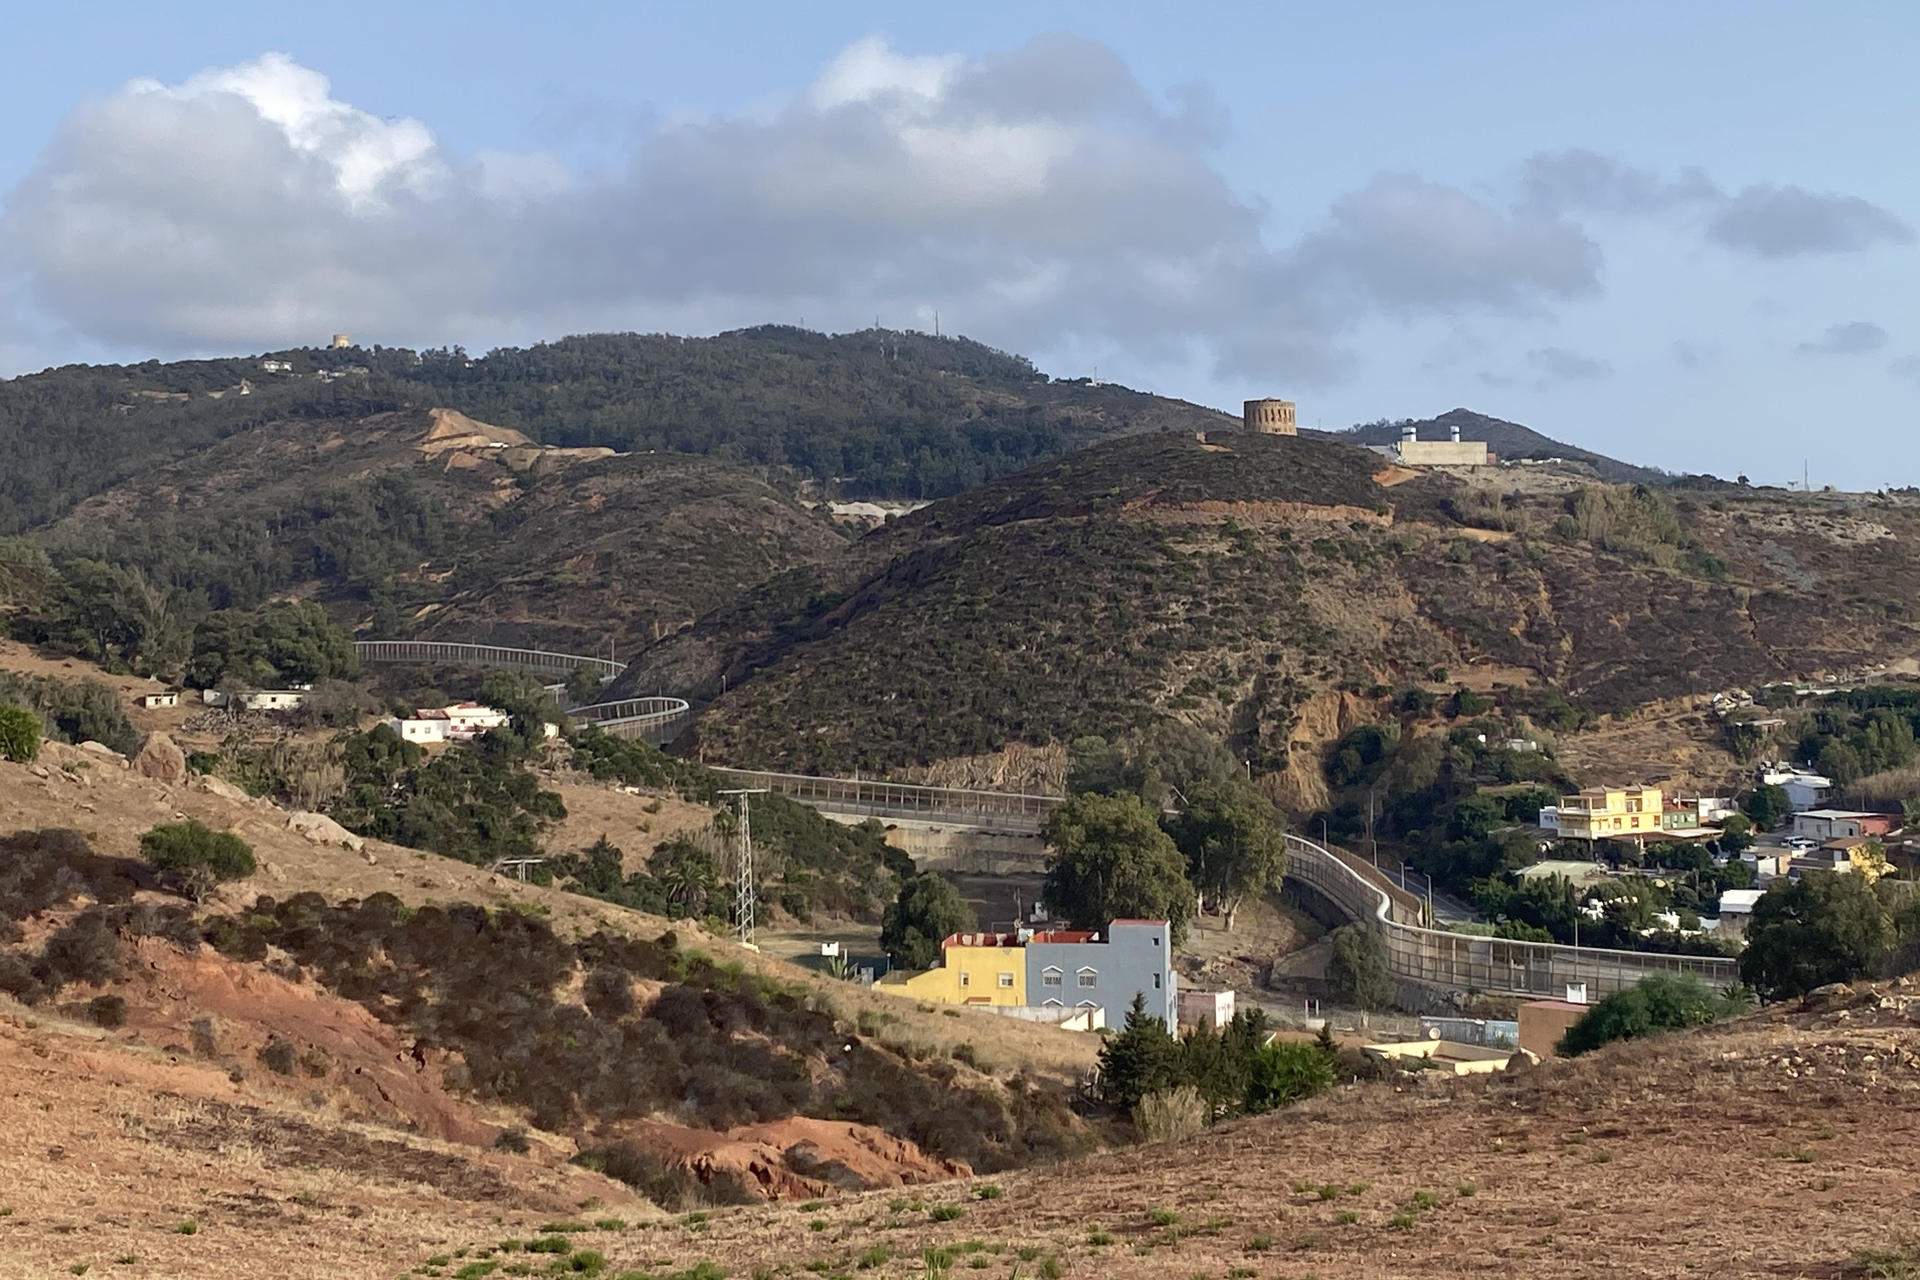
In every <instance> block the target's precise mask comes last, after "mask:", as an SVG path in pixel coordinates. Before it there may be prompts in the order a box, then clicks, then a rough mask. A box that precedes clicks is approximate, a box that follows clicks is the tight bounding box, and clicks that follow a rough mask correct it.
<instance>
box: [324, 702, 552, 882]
mask: <svg viewBox="0 0 1920 1280" xmlns="http://www.w3.org/2000/svg"><path fill="white" fill-rule="evenodd" d="M535 732H536V733H537V730H536V731H535ZM528 749H529V748H528V744H527V743H526V741H525V740H524V739H519V738H516V737H515V736H514V735H513V734H512V732H511V731H509V732H504V733H503V732H501V731H499V730H495V731H494V732H491V733H488V734H485V735H483V736H482V737H481V738H480V739H479V740H478V741H477V742H475V743H474V744H473V745H472V746H471V747H470V748H468V749H466V750H462V751H447V752H443V753H441V754H440V755H438V756H435V757H433V758H432V759H428V758H427V755H426V753H425V752H424V751H422V750H421V748H420V747H419V746H417V745H416V744H414V743H411V742H407V741H404V740H403V739H402V738H401V737H400V735H399V734H397V733H395V732H394V731H393V729H392V728H391V727H389V726H387V725H384V724H383V725H380V726H378V727H377V728H374V729H372V730H370V731H368V732H366V733H357V734H354V735H352V736H351V737H349V738H347V739H346V740H345V741H344V743H343V744H342V760H343V763H344V766H345V769H346V784H345V788H344V790H343V792H342V793H341V795H340V797H339V798H338V799H337V800H335V801H334V803H333V805H332V806H331V810H330V812H331V813H332V816H333V817H334V819H335V820H336V821H338V822H339V823H340V824H341V825H342V826H344V827H346V828H347V829H348V830H349V831H355V832H358V833H359V834H361V835H364V836H372V837H374V838H376V839H380V840H386V841H389V842H391V843H393V844H403V845H407V846H409V847H411V848H415V849H429V850H432V851H433V852H435V853H443V854H446V855H447V856H448V857H450V858H458V859H460V860H461V861H462V862H471V863H476V864H478V865H481V866H485V865H487V864H489V863H492V862H495V861H498V860H500V859H502V858H531V857H535V856H537V855H538V853H539V852H540V838H541V835H542V834H543V832H544V830H545V828H546V825H547V824H548V823H549V822H555V821H558V820H559V819H561V818H564V817H566V815H567V810H566V805H565V804H563V803H562V802H561V800H560V797H559V795H558V794H557V793H555V792H552V791H545V790H542V789H541V787H540V784H539V781H538V780H537V779H536V778H535V777H534V776H533V774H531V773H530V772H528V771H527V770H526V769H525V768H524V767H523V760H524V756H525V753H526V751H527V750H528Z"/></svg>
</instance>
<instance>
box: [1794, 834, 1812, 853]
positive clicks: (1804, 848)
mask: <svg viewBox="0 0 1920 1280" xmlns="http://www.w3.org/2000/svg"><path fill="white" fill-rule="evenodd" d="M1819 847H1820V842H1819V841H1818V840H1815V839H1813V838H1812V837H1810V836H1794V837H1792V838H1791V839H1789V840H1788V841H1787V848H1789V849H1792V850H1794V851H1795V852H1797V853H1806V852H1808V851H1809V850H1812V849H1818V848H1819Z"/></svg>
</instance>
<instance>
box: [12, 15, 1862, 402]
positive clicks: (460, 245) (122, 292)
mask: <svg viewBox="0 0 1920 1280" xmlns="http://www.w3.org/2000/svg"><path fill="white" fill-rule="evenodd" d="M1223 131H1224V125H1223V117H1222V115H1221V113H1220V110H1219V107H1218V105H1217V104H1216V103H1215V102H1214V101H1213V99H1212V97H1211V95H1210V94H1208V93H1207V92H1206V91H1205V90H1204V89H1202V88H1197V87H1194V86H1182V87H1181V88H1179V89H1178V90H1176V91H1174V92H1173V93H1171V94H1167V95H1159V94H1155V93H1151V92H1149V91H1148V90H1147V89H1146V88H1145V87H1143V86H1142V85H1141V84H1140V82H1139V81H1138V79H1137V78H1135V76H1134V75H1133V74H1132V72H1131V71H1130V70H1129V69H1128V68H1127V67H1126V66H1125V65H1124V64H1123V63H1122V62H1121V61H1120V59H1119V58H1118V57H1117V56H1116V55H1115V54H1114V53H1113V51H1112V50H1111V49H1109V48H1107V47H1106V46H1104V45H1102V44H1100V43H1098V42H1095V41H1091V40H1085V39H1079V38H1075V37H1071V36H1049V37H1045V38H1042V39H1038V40H1035V41H1032V42H1031V43H1029V44H1027V45H1024V46H1022V47H1020V48H1017V49H1013V50H1010V51H1007V52H1004V53H1001V54H997V55H993V56H988V57H979V58H967V57H961V56H958V55H934V56H920V55H914V54H907V53H902V52H900V51H898V50H896V49H894V48H893V47H892V46H890V45H888V44H887V43H886V42H885V41H882V40H879V39H867V40H862V41H859V42H857V43H855V44H853V45H851V46H849V47H848V48H847V49H846V50H844V51H843V52H842V53H841V54H840V55H839V56H837V57H836V58H834V59H833V60H832V61H831V62H830V63H829V64H828V65H827V66H826V67H825V68H824V69H823V70H822V72H821V74H820V75H819V76H818V78H817V79H816V80H815V82H814V83H813V84H812V85H811V86H809V87H808V88H807V89H805V90H804V91H802V92H801V93H799V94H797V95H796V96H795V97H794V98H793V99H792V100H791V101H788V102H785V103H783V104H774V105H772V106H765V105H762V106H760V107H758V108H756V109H755V110H753V111H751V112H743V113H740V114H735V115H718V116H701V117H674V118H668V119H665V120H652V121H649V122H648V123H647V124H646V125H645V127H644V128H641V129H639V131H638V132H637V133H630V134H629V133H619V134H616V135H613V136H611V137H610V138H609V139H608V142H609V145H613V144H614V143H616V142H617V145H618V147H619V150H618V152H617V154H614V155H612V156H611V157H610V158H608V160H607V162H606V163H603V164H601V165H600V166H598V167H596V168H594V169H592V170H590V171H589V170H576V169H572V168H569V167H568V166H567V165H565V164H563V163H562V162H561V161H560V160H558V159H557V158H555V157H554V156H550V155H544V154H537V153H536V154H520V153H507V152H499V151H482V152H479V153H477V154H473V155H464V156H463V155H459V154H455V153H452V152H450V151H449V150H448V149H447V148H445V147H443V146H442V145H440V144H439V142H438V141H437V140H436V139H435V138H434V136H433V134H432V131H431V130H430V129H429V127H428V126H427V124H425V123H423V122H422V121H419V120H414V119H407V118H401V119H389V118H382V117H381V116H380V115H378V114H376V113H375V112H373V111H370V110H367V109H365V108H364V107H361V106H356V105H353V104H349V103H346V102H343V101H340V100H339V99H337V98H336V97H335V96H334V93H333V90H332V88H331V86H330V85H329V83H328V81H327V79H326V78H325V77H324V76H323V75H321V74H319V73H318V72H316V71H313V70H311V69H309V68H306V67H302V66H300V65H299V64H297V63H295V62H294V61H292V60H291V59H290V58H288V57H286V56H285V55H282V54H267V55H264V56H262V57H261V58H259V59H257V60H255V61H253V62H250V63H246V64H243V65H240V66H237V67H228V68H220V69H214V70H209V71H206V72H203V73H201V74H199V75H196V76H193V77H191V78H190V79H188V80H186V81H184V82H183V83H180V84H177V85H171V86H169V85H162V84H158V83H155V82H152V81H137V82H134V83H132V84H129V85H127V86H126V87H125V88H123V89H122V90H121V91H119V92H117V93H114V94H112V95H110V96H108V97H107V98H105V99H103V100H100V101H97V102H92V103H88V104H86V105H84V106H82V107H80V108H79V109H77V110H76V111H74V112H73V113H72V115H71V116H69V117H68V119H67V120H66V121H65V122H64V123H63V125H62V126H61V128H60V129H59V131H58V133H57V135H56V136H55V137H54V138H53V139H52V140H51V142H50V143H49V145H48V146H47V148H46V149H45V151H44V152H43V153H42V154H41V156H40V157H39V159H38V162H37V164H36V165H35V167H34V168H33V170H32V171H31V172H30V173H29V175H28V176H27V178H26V179H25V180H24V181H23V182H22V183H21V185H20V186H19V187H18V188H17V189H16V190H15V191H14V192H13V193H12V194H11V196H10V197H9V199H8V202H7V206H6V210H5V213H4V215H0V257H4V259H5V262H4V263H0V266H6V267H10V268H11V269H12V270H14V271H15V272H16V273H17V274H18V276H19V277H20V278H21V279H22V280H24V281H25V283H26V285H27V290H26V293H27V296H28V297H29V298H30V300H31V308H32V310H33V311H34V314H35V315H36V316H37V317H38V318H39V321H40V323H41V327H42V328H43V329H45V330H49V331H50V330H53V329H55V328H58V329H60V330H61V331H63V332H69V333H73V334H77V335H79V336H80V337H81V338H83V339H85V340H87V341H91V342H95V343H101V344H108V345H112V346H117V347H119V348H122V349H126V350H131V351H138V352H140V353H142V354H148V353H162V354H168V353H179V352H186V351H193V350H206V349H214V350H232V349H235V348H241V349H258V348H263V347H270V346H278V345H282V344H295V343H301V342H309V341H314V340H316V339H318V338H319V337H322V336H324V335H325V334H327V333H329V332H333V331H335V330H347V331H350V332H353V333H355V334H356V335H360V336H363V337H364V338H366V339H367V340H370V341H384V342H391V343H406V344H417V345H426V344H431V343H437V342H442V341H476V340H478V341H518V340H524V339H527V338H532V337H541V336H552V335H554V334H556V333H560V332H567V331H579V330H583V329H605V328H621V329H625V328H638V329H677V330H680V331H704V330H710V329H716V328H724V327H728V326H732V325H740V324H751V323H758V322H762V321H766V320H771V319H797V318H799V317H801V316H804V317H806V318H807V320H808V321H809V322H810V323H812V324H814V325H816V326H820V327H829V328H834V327H839V328H845V327H852V326H855V325H859V324H865V323H866V322H868V321H869V320H870V319H871V318H872V317H874V316H875V315H876V314H877V315H879V316H880V317H881V318H882V319H883V321H885V322H890V323H896V324H897V323H905V322H908V321H909V319H910V318H912V317H917V316H924V315H926V314H928V313H929V312H930V311H931V310H933V309H935V308H937V309H939V311H940V312H941V314H942V317H943V319H944V320H945V321H946V324H947V326H948V327H949V328H950V329H954V330H957V331H964V332H967V333H970V334H973V335H975V336H978V337H982V338H984V339H987V340H989V341H994V342H997V343H1000V344H1002V345H1005V346H1009V347H1013V348H1016V349H1021V350H1038V349H1046V350H1055V351H1063V350H1071V351H1073V352H1076V353H1084V354H1087V355H1089V356H1090V357H1091V358H1093V359H1099V358H1101V356H1100V354H1099V353H1102V352H1112V353H1115V354H1116V355H1124V357H1126V358H1127V359H1128V360H1129V361H1130V362H1132V363H1134V364H1136V365H1141V364H1152V363H1163V364H1165V365H1168V366H1180V367H1188V368H1192V367H1211V368H1212V369H1214V370H1215V371H1216V372H1221V373H1224V374H1226V375H1228V376H1231V377H1235V378H1244V379H1248V380H1253V381H1260V382H1265V383H1271V384H1278V385H1297V384H1311V383H1316V382H1326V381H1330V380H1334V379H1337V378H1340V377H1342V376H1344V375H1346V374H1347V373H1349V372H1351V371H1352V370H1353V369H1354V368H1355V366H1356V356H1355V355H1354V352H1353V350H1352V348H1353V346H1354V344H1355V343H1356V342H1357V338H1356V334H1357V332H1358V331H1359V330H1360V329H1361V328H1362V327H1363V326H1366V325H1369V324H1373V323H1378V322H1382V321H1385V322H1388V323H1394V324H1401V323H1411V322H1418V321H1421V320H1424V319H1429V318H1437V319H1439V320H1441V321H1443V322H1447V323H1459V322H1462V321H1470V320H1472V319H1473V318H1474V317H1476V316H1502V315H1504V316H1526V317H1532V316H1537V315H1539V314H1541V313H1542V312H1544V311H1548V310H1550V309H1551V308H1553V307H1554V306H1556V305H1559V304H1562V303H1564V302H1566V301H1568V300H1574V299H1582V298H1587V297H1591V296H1593V295H1595V294H1597V293H1598V292H1599V291H1600V288H1601V277H1602V266H1603V263H1602V255H1601V251H1600V248H1599V246H1598V245H1597V244H1596V242H1595V241H1594V239H1593V238H1592V237H1591V236H1590V235H1589V234H1588V233H1587V231H1586V230H1585V229H1584V228H1583V227H1582V226H1581V225H1579V224H1578V223H1577V222H1576V221H1574V217H1575V216H1576V215H1578V214H1580V213H1582V212H1596V211H1600V212H1604V211H1622V210H1628V209H1634V208H1640V207H1644V206H1648V205H1660V206H1662V207H1689V208H1691V207H1701V208H1705V207H1707V206H1706V204H1705V203H1704V202H1705V201H1706V200H1707V197H1706V196H1703V195H1702V194H1700V193H1701V191H1702V189H1705V190H1708V191H1712V190H1714V189H1713V188H1712V187H1711V184H1710V183H1708V182H1706V180H1705V179H1704V178H1702V177H1699V176H1698V175H1687V174H1683V175H1682V176H1681V177H1680V178H1679V179H1675V180H1671V181H1669V180H1665V179H1661V178H1658V177H1656V176H1652V175H1648V174H1645V173H1641V172H1639V171H1633V170H1628V169H1626V168H1625V167H1624V166H1620V165H1618V164H1617V162H1613V161H1609V160H1606V159H1605V158H1604V157H1599V156H1596V155H1593V154H1591V153H1571V152H1569V153H1561V154H1560V155H1559V156H1558V157H1544V156H1543V157H1535V159H1534V160H1533V161H1530V162H1529V163H1528V165H1527V167H1526V168H1525V169H1524V170H1523V173H1522V176H1521V179H1520V182H1519V185H1518V188H1517V191H1518V194H1517V195H1515V196H1514V197H1513V199H1512V200H1511V201H1510V202H1508V203H1502V201H1501V200H1500V199H1499V198H1496V197H1487V196H1481V195H1475V194H1472V193H1469V192H1468V191H1466V190H1462V189H1461V188H1459V187H1455V186H1449V185H1446V184H1442V183H1437V182H1433V181H1430V180H1427V179H1425V178H1422V177H1419V176H1416V175H1411V174H1382V175H1380V176H1378V177H1376V178H1374V179H1373V180H1372V181H1370V182H1368V183H1366V184H1365V185H1363V186H1362V187H1360V188H1359V189H1358V190H1355V191H1352V192H1350V193H1347V194H1345V195H1341V196H1338V197H1337V198H1335V199H1332V200H1331V201H1330V202H1329V203H1328V205H1327V208H1326V210H1325V213H1324V215H1323V216H1321V217H1320V218H1319V219H1318V220H1317V221H1316V222H1312V223H1310V224H1309V225H1310V229H1309V230H1308V231H1307V232H1306V233H1305V234H1303V235H1302V236H1300V237H1299V238H1298V239H1297V240H1296V241H1295V242H1293V243H1291V244H1276V243H1272V242H1271V241H1270V240H1269V238H1268V236H1267V234H1266V230H1265V226H1266V211H1265V210H1264V209H1263V208H1262V207H1261V206H1260V205H1259V204H1258V203H1257V202H1255V201H1253V200H1250V199H1248V198H1247V197H1245V196H1243V195H1242V194H1240V193H1238V192H1236V191H1235V190H1234V189H1233V187H1232V186H1231V184H1229V182H1228V181H1227V180H1226V178H1225V177H1224V176H1223V174H1222V173H1221V171H1220V170H1219V168H1218V167H1217V166H1216V165H1215V164H1214V163H1213V162H1212V160H1211V157H1210V153H1209V150H1208V148H1209V147H1210V146H1211V145H1212V144H1213V143H1214V142H1215V141H1217V140H1218V139H1219V138H1220V137H1221V136H1222V134H1223ZM1715 198H1719V199H1723V204H1724V208H1725V209H1729V210H1730V209H1734V208H1736V207H1738V201H1737V199H1735V200H1734V201H1733V203H1725V201H1724V198H1720V197H1717V195H1716V197H1715ZM1869 207H1870V206H1869ZM1889 216H1891V215H1889ZM1882 233H1884V228H1882ZM1751 234H1757V233H1751ZM1863 234H1864V233H1863ZM1804 238H1805V236H1804V235H1803V236H1802V239H1804ZM1762 239H1764V237H1762ZM1767 243H1769V244H1771V243H1774V242H1773V241H1768V242H1767ZM1755 251H1756V252H1759V251H1760V250H1758V249H1756V250H1755ZM1536 363H1537V362H1536ZM1530 369H1531V372H1532V373H1533V374H1535V375H1536V376H1542V377H1545V376H1550V374H1549V372H1547V371H1543V370H1542V369H1540V368H1538V367H1533V366H1530Z"/></svg>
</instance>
